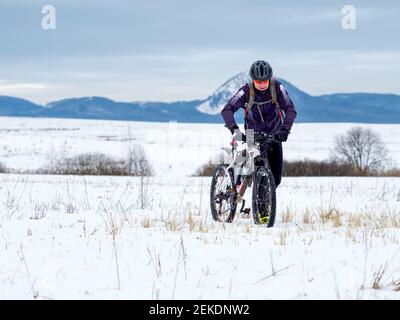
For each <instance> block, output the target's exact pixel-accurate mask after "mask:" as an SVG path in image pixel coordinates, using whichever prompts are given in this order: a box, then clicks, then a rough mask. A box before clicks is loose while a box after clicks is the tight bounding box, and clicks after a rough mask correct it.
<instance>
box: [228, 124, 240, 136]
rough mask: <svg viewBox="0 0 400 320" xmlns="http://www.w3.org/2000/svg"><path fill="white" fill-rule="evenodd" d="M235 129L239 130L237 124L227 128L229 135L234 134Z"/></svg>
mask: <svg viewBox="0 0 400 320" xmlns="http://www.w3.org/2000/svg"><path fill="white" fill-rule="evenodd" d="M235 129H239V127H238V126H237V124H235V125H234V126H233V127H230V128H229V131H230V132H231V134H234V133H235Z"/></svg>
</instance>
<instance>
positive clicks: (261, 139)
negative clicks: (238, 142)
mask: <svg viewBox="0 0 400 320" xmlns="http://www.w3.org/2000/svg"><path fill="white" fill-rule="evenodd" d="M246 140H247V137H246V135H244V134H243V142H246ZM271 141H274V142H278V140H275V139H274V136H273V135H272V134H267V133H265V132H254V142H258V143H268V142H271Z"/></svg>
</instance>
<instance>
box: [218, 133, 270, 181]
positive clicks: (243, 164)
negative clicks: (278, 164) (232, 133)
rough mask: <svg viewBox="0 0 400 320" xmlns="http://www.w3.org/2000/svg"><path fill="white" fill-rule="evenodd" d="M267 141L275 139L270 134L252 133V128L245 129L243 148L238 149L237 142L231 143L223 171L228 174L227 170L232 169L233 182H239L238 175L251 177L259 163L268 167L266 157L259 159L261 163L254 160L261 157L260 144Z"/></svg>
mask: <svg viewBox="0 0 400 320" xmlns="http://www.w3.org/2000/svg"><path fill="white" fill-rule="evenodd" d="M263 140H264V141H263ZM269 141H276V140H274V139H273V137H272V136H271V135H268V134H264V133H254V130H252V129H247V130H246V139H245V141H242V145H244V146H245V148H244V149H240V148H238V145H237V144H233V145H232V148H231V152H230V154H229V156H230V157H229V159H230V161H229V164H228V167H226V168H225V173H226V174H228V170H229V169H233V173H234V179H235V182H239V183H237V184H240V181H238V177H239V176H245V177H246V176H247V177H249V176H250V177H251V175H252V173H253V172H254V170H255V169H256V167H257V166H259V165H263V166H266V167H267V168H268V167H269V164H268V159H266V158H263V159H261V163H260V162H259V161H256V160H257V159H260V158H261V151H260V148H261V144H263V143H268V142H269ZM267 147H268V146H267ZM225 150H226V149H225ZM250 184H251V182H250Z"/></svg>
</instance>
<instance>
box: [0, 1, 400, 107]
mask: <svg viewBox="0 0 400 320" xmlns="http://www.w3.org/2000/svg"><path fill="white" fill-rule="evenodd" d="M399 3H400V2H399V1H398V0H386V1H377V0H357V1H356V0H347V1H338V0H331V1H329V2H328V1H320V0H304V1H295V0H293V1H289V0H286V1H276V0H274V1H269V0H247V1H246V0H241V1H238V0H202V1H192V0H133V1H132V0H130V1H128V0H113V1H111V0H110V1H104V0H82V1H71V0H52V1H51V0H46V1H42V0H30V1H26V0H25V1H22V0H0V95H11V96H18V97H23V98H27V99H30V100H32V101H35V102H38V103H45V102H49V101H53V100H57V99H62V98H66V97H80V96H93V95H100V96H105V97H109V98H112V99H115V100H120V101H140V100H157V101H173V100H187V99H196V98H206V97H207V96H208V95H210V94H211V93H212V91H214V90H215V89H216V88H217V87H218V86H219V85H221V84H222V83H223V82H225V81H226V80H227V79H228V78H230V77H232V76H234V75H235V74H237V73H239V72H241V71H247V70H248V69H249V67H250V65H251V63H252V62H253V60H255V59H265V60H267V61H269V62H270V63H271V65H272V66H273V68H274V72H275V75H277V76H279V77H282V78H284V79H286V80H288V81H290V82H292V83H293V84H294V85H296V86H297V87H299V88H300V89H302V90H304V91H306V92H308V93H310V94H314V95H319V94H324V93H334V92H382V93H383V92H384V93H388V92H390V93H397V94H400V85H399V83H400V41H399V37H400V36H399V34H400V22H399V19H398V17H399V14H400V4H399ZM46 4H51V5H54V7H55V8H56V29H55V30H44V29H43V28H42V18H43V14H42V13H41V11H42V7H43V6H44V5H46ZM344 5H353V6H354V7H355V8H356V29H355V30H344V29H343V28H342V24H341V21H342V18H343V13H342V7H343V6H344Z"/></svg>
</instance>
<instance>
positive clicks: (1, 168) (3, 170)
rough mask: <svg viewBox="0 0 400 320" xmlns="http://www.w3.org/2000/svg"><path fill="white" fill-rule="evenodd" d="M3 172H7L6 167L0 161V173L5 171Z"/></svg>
mask: <svg viewBox="0 0 400 320" xmlns="http://www.w3.org/2000/svg"><path fill="white" fill-rule="evenodd" d="M5 172H7V168H6V166H5V165H4V164H2V163H1V162H0V173H5Z"/></svg>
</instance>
